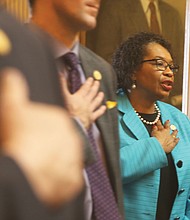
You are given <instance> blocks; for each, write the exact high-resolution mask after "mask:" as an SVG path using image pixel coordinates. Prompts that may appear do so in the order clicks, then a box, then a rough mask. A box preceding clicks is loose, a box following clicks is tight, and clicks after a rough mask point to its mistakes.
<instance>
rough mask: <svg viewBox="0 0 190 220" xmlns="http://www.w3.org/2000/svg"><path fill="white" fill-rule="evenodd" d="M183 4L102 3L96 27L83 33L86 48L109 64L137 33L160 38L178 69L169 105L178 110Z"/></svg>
mask: <svg viewBox="0 0 190 220" xmlns="http://www.w3.org/2000/svg"><path fill="white" fill-rule="evenodd" d="M185 7H186V0H181V1H178V0H103V1H102V4H101V8H100V12H99V15H98V22H97V27H96V28H95V29H94V30H92V31H90V32H87V33H86V46H87V47H89V48H90V49H92V50H93V51H94V52H96V53H97V54H99V55H100V56H102V57H103V58H105V59H106V60H107V61H108V62H110V63H111V60H112V55H113V53H114V51H115V49H116V48H117V47H118V45H120V43H121V42H123V41H124V40H126V39H127V38H128V37H129V36H130V35H132V34H134V33H136V32H140V31H153V32H156V33H159V34H161V35H163V37H164V38H166V39H167V40H168V41H169V42H170V43H171V45H172V48H173V54H174V59H175V60H174V62H175V63H176V64H178V65H179V66H180V69H179V72H178V73H177V74H176V75H175V85H174V88H173V91H172V92H171V94H170V97H169V99H168V100H166V101H167V102H168V103H170V104H172V105H174V106H176V107H178V108H179V109H181V104H182V84H183V54H184V48H183V44H184V29H185V28H184V27H185V26H184V23H185V22H184V20H185Z"/></svg>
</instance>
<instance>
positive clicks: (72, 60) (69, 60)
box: [63, 52, 79, 69]
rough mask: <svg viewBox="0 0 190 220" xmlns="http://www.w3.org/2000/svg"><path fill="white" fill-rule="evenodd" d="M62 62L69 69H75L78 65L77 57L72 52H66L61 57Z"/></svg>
mask: <svg viewBox="0 0 190 220" xmlns="http://www.w3.org/2000/svg"><path fill="white" fill-rule="evenodd" d="M63 61H64V63H65V65H67V66H68V67H70V68H71V69H76V68H77V65H78V64H79V59H78V57H77V55H76V54H75V53H73V52H68V53H66V54H64V55H63Z"/></svg>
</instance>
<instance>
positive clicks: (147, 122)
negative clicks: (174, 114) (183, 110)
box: [134, 103, 161, 125]
mask: <svg viewBox="0 0 190 220" xmlns="http://www.w3.org/2000/svg"><path fill="white" fill-rule="evenodd" d="M154 108H155V111H156V112H157V116H156V118H155V120H154V121H147V120H146V119H144V118H143V117H142V116H141V115H140V114H139V113H138V112H137V111H136V110H135V109H134V111H135V113H136V115H137V116H138V117H139V118H140V120H141V121H142V122H143V123H145V124H147V125H154V124H156V123H157V122H158V120H159V118H160V115H161V113H160V109H159V108H158V106H157V105H156V103H155V104H154Z"/></svg>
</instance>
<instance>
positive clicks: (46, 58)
mask: <svg viewBox="0 0 190 220" xmlns="http://www.w3.org/2000/svg"><path fill="white" fill-rule="evenodd" d="M3 38H4V40H5V39H6V40H7V42H9V45H10V48H11V50H10V51H9V53H5V49H3ZM0 41H1V42H0V70H1V69H3V68H5V67H16V68H18V69H19V70H21V71H22V73H23V74H24V77H25V78H26V79H27V82H28V84H29V88H30V93H31V99H32V100H35V101H39V102H44V103H49V104H56V105H61V106H63V97H62V95H61V90H60V85H59V77H58V74H57V70H56V67H55V64H54V58H53V57H52V56H51V52H50V50H49V48H48V47H47V45H46V43H45V41H42V40H41V39H40V38H39V36H36V35H34V33H32V32H31V31H29V30H28V29H27V28H26V27H23V26H22V25H21V24H20V23H18V22H17V21H16V20H15V19H14V18H12V17H11V16H10V15H9V14H7V13H6V12H5V11H4V10H3V9H2V8H0ZM0 219H1V220H30V219H31V220H38V219H39V220H63V219H66V220H83V219H84V217H83V192H82V193H81V195H79V196H78V197H77V198H76V199H74V200H73V201H71V202H69V203H67V204H64V205H63V206H61V207H60V208H59V209H57V210H52V209H50V208H48V207H45V206H44V205H43V204H42V203H41V202H40V201H39V200H38V199H37V198H36V196H35V195H34V193H33V191H32V188H31V187H30V184H29V183H28V181H27V180H26V178H25V176H24V174H23V173H22V171H21V170H20V169H19V167H18V166H17V165H16V164H15V162H14V161H12V160H11V159H9V158H3V157H1V156H0Z"/></svg>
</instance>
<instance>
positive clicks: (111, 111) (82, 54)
mask: <svg viewBox="0 0 190 220" xmlns="http://www.w3.org/2000/svg"><path fill="white" fill-rule="evenodd" d="M31 3H32V4H33V8H32V22H33V23H34V24H36V25H38V26H39V27H40V28H41V29H43V30H44V31H45V32H47V33H48V34H49V35H50V36H51V37H50V38H51V40H50V41H51V43H52V42H53V43H52V44H53V45H54V49H55V57H56V58H59V57H61V56H62V55H63V54H65V53H66V52H68V51H72V52H73V53H75V54H76V55H77V56H78V58H79V71H80V76H81V80H82V82H83V85H85V84H86V83H89V81H88V80H89V79H87V78H89V77H90V80H92V81H93V79H92V78H95V79H99V82H98V81H95V82H94V83H95V85H94V86H95V87H96V88H94V87H92V89H91V90H90V91H91V92H92V91H93V90H94V89H95V90H97V89H98V88H99V89H100V90H101V93H97V96H95V99H96V98H98V100H99V101H98V103H99V104H98V106H97V107H98V108H95V109H94V108H93V105H91V106H92V107H90V109H91V110H90V111H91V115H90V126H91V127H93V129H94V130H93V133H94V136H95V137H96V143H97V145H98V151H99V153H100V155H101V160H102V161H103V163H104V165H105V169H106V170H107V175H108V178H109V182H110V184H111V188H112V191H113V193H114V197H115V200H116V201H117V204H118V207H119V211H120V213H121V214H123V198H122V196H123V195H122V194H123V193H122V188H121V178H120V166H119V144H118V126H117V125H118V121H117V120H118V119H117V110H116V108H115V106H116V97H115V89H116V77H115V74H114V72H113V69H112V67H111V66H110V65H109V64H108V63H107V62H106V61H104V60H103V59H102V58H100V57H99V56H97V55H96V54H94V53H93V52H92V51H90V50H89V49H87V48H85V47H83V46H82V45H80V43H79V32H80V31H86V30H89V29H92V28H94V27H95V25H96V16H97V14H98V9H99V5H100V0H94V1H91V0H87V1H84V0H80V1H78V0H77V1H76V0H74V1H70V0H66V1H62V0H56V1H55V0H49V1H46V0H44V1H43V0H40V1H38V0H34V1H31ZM42 8H43V10H41V9H42ZM50 21H51V24H50V23H49V22H50ZM59 68H60V72H62V71H61V70H63V72H64V76H63V77H64V78H66V77H65V75H66V76H67V74H68V72H67V71H65V69H64V66H63V65H62V66H61V67H60V66H59ZM86 79H87V80H86ZM85 80H86V81H85ZM81 88H82V87H81ZM63 92H64V96H65V98H66V102H67V103H69V105H67V107H68V108H69V111H72V107H70V106H72V105H75V106H76V105H77V103H76V102H77V101H76V102H74V101H73V100H75V99H74V97H75V96H77V95H79V93H80V89H79V92H78V91H77V92H76V93H74V94H69V92H68V90H67V89H66V88H65V84H63ZM102 92H103V94H104V100H103V102H104V103H107V104H108V109H107V110H106V112H105V106H104V105H103V106H102V105H101V100H102V99H103V95H102ZM85 98H86V97H83V99H84V100H83V101H84V104H85V102H86V101H88V100H85ZM92 102H93V100H92ZM89 106H90V105H89ZM81 107H83V104H81V103H78V106H77V108H75V109H77V110H78V109H80V108H81ZM96 111H98V112H97V113H96ZM87 112H88V111H87ZM104 112H105V113H104ZM72 115H74V116H75V117H76V118H78V119H79V120H80V121H81V122H83V120H81V117H80V115H77V113H76V112H74V113H73V112H72ZM84 115H85V117H86V116H87V115H88V113H87V114H86V113H85V114H84ZM100 116H101V117H100ZM87 117H88V116H87ZM83 126H84V128H85V129H86V130H87V129H88V128H87V127H86V126H85V124H83ZM86 183H87V190H88V194H87V197H86V200H87V202H86V203H85V213H86V219H87V220H90V219H92V212H93V211H94V210H92V203H93V202H94V198H93V195H92V194H91V191H90V190H89V188H90V187H91V186H89V185H88V183H89V182H88V176H87V180H86ZM102 207H103V205H102ZM104 211H105V210H104ZM93 218H95V219H96V218H97V217H96V216H93ZM109 220H111V218H110V219H109ZM114 220H115V219H114Z"/></svg>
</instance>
